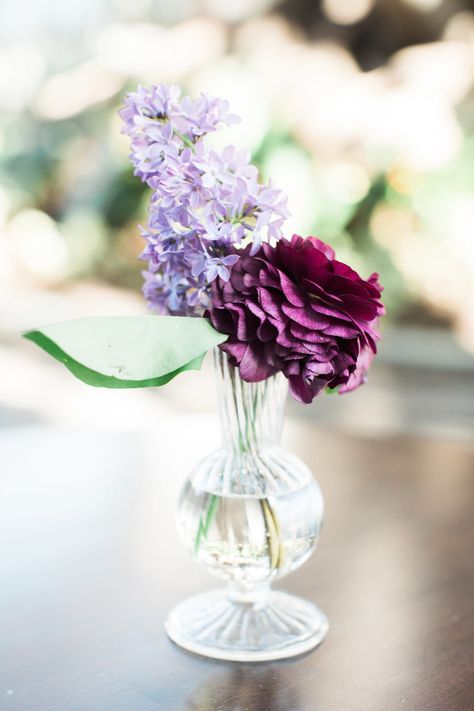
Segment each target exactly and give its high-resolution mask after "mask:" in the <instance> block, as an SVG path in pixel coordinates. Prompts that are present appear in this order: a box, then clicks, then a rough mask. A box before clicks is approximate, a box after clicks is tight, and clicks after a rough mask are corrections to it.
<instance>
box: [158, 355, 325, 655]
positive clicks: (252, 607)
mask: <svg viewBox="0 0 474 711" xmlns="http://www.w3.org/2000/svg"><path fill="white" fill-rule="evenodd" d="M214 358H215V365H216V372H217V381H218V397H219V405H220V416H221V425H222V445H221V447H220V448H219V449H217V450H216V451H215V452H213V453H212V454H210V455H209V456H208V457H206V458H205V459H204V460H203V461H202V462H201V463H200V464H199V465H198V466H197V467H196V469H195V470H194V471H193V473H192V474H191V476H190V477H189V479H188V480H187V481H186V483H185V485H184V487H183V490H182V493H181V497H180V502H179V512H178V526H179V530H180V532H181V535H182V537H183V539H184V542H185V544H186V546H187V547H188V549H189V550H190V551H191V553H192V554H193V556H194V557H195V559H196V560H197V561H198V562H199V563H201V564H202V565H203V566H204V567H205V568H206V569H207V570H208V571H209V572H210V573H212V574H213V575H215V576H217V577H218V578H220V579H221V580H222V581H225V582H226V583H227V587H226V588H222V589H216V590H211V591H209V592H206V593H202V594H199V595H195V596H194V597H191V598H189V599H187V600H185V601H184V602H182V603H180V604H178V605H177V606H176V607H175V608H173V610H172V611H171V613H170V615H169V617H168V619H167V621H166V631H167V633H168V635H169V637H170V638H171V639H172V640H173V641H174V642H176V643H177V644H179V645H180V646H182V647H184V648H185V649H188V650H190V651H192V652H195V653H197V654H202V655H204V656H208V657H213V658H216V659H229V660H234V661H243V662H249V661H264V660H271V659H283V658H286V657H292V656H295V655H297V654H302V653H303V652H306V651H308V650H310V649H312V648H313V647H315V646H316V645H317V644H319V643H320V642H321V641H322V639H323V638H324V636H325V635H326V632H327V629H328V623H327V619H326V617H325V615H324V614H323V613H322V612H321V611H320V610H319V608H317V607H316V606H315V605H313V604H312V603H310V602H308V601H306V600H302V599H300V598H298V597H295V596H293V595H289V594H287V593H284V592H280V591H274V590H271V588H270V585H271V583H272V582H273V581H276V580H278V579H279V578H281V577H283V576H284V575H286V574H287V573H290V572H292V571H293V570H296V568H298V567H299V566H300V565H302V564H303V563H304V562H305V561H306V560H307V559H308V557H309V556H310V555H311V553H312V551H313V550H314V547H315V545H316V542H317V539H318V535H319V531H320V528H321V523H322V518H323V499H322V496H321V491H320V489H319V486H318V485H317V483H316V482H315V480H314V478H313V476H312V475H311V472H310V471H309V470H308V468H307V467H306V466H305V465H304V464H303V463H302V462H301V461H300V460H299V459H298V458H297V457H295V456H294V455H293V454H291V453H289V452H287V451H286V450H285V449H283V448H282V447H281V446H280V444H279V442H280V435H281V429H282V421H283V409H284V404H285V399H286V394H287V381H286V380H285V378H284V377H283V376H281V375H276V376H273V377H271V378H269V379H267V380H265V381H262V382H259V383H247V382H244V381H243V380H241V378H240V376H239V371H238V369H237V368H235V367H234V366H232V365H231V364H230V362H229V360H228V358H227V356H226V355H225V354H224V353H223V352H222V351H220V350H218V349H217V350H216V351H215V354H214Z"/></svg>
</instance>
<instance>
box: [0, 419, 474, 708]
mask: <svg viewBox="0 0 474 711" xmlns="http://www.w3.org/2000/svg"><path fill="white" fill-rule="evenodd" d="M213 423H214V424H215V421H214V420H213V419H212V418H209V417H207V418H206V417H204V418H199V417H197V416H188V417H186V416H182V417H180V418H175V420H173V419H172V418H171V420H170V421H169V422H161V424H160V426H157V427H156V434H154V435H152V434H151V432H150V429H149V430H148V432H147V433H143V434H138V433H133V432H130V433H128V434H127V433H126V432H113V431H109V432H107V431H106V430H104V432H101V433H99V432H93V431H88V430H83V431H76V430H71V429H58V428H53V427H51V426H46V425H43V426H40V425H24V426H17V427H12V428H10V429H4V430H3V432H1V433H0V468H1V474H0V486H1V499H0V536H1V572H0V575H1V580H0V616H1V618H0V652H1V662H0V708H1V709H2V711H3V710H5V711H152V710H153V711H155V710H156V711H158V710H159V711H359V710H360V711H371V710H374V711H392V709H407V711H408V710H409V711H472V709H474V687H473V674H474V653H473V650H474V621H473V597H474V584H473V577H474V576H473V557H474V556H473V550H474V545H473V544H474V535H473V534H474V515H473V498H474V497H473V494H474V457H473V450H472V448H471V447H470V446H469V444H468V443H466V442H464V443H463V442H461V441H458V442H456V441H451V442H449V441H436V440H435V439H430V438H420V437H417V438H409V437H405V438H401V437H394V438H389V439H384V440H381V439H377V440H371V439H363V438H355V437H351V436H348V435H344V434H341V433H336V432H334V431H327V430H322V429H320V428H319V427H318V428H316V427H315V426H314V425H313V424H311V423H310V422H307V421H305V422H300V423H297V422H296V421H294V420H293V421H291V422H290V423H289V425H290V426H289V428H288V434H287V444H289V445H290V446H291V447H292V449H293V450H294V451H296V452H297V453H298V454H299V455H300V456H302V457H303V458H304V459H305V460H306V461H307V462H308V464H310V465H311V467H312V469H313V471H314V473H315V475H316V476H317V478H318V480H319V482H320V484H321V487H322V489H323V492H324V494H325V499H326V522H325V527H324V530H323V534H322V537H321V541H320V546H319V548H318V550H317V551H316V553H315V554H314V556H313V557H312V558H311V559H310V561H309V562H308V563H307V564H306V565H305V566H304V567H303V568H301V569H300V570H299V571H297V572H296V573H294V574H293V575H292V576H289V577H288V578H287V579H285V580H283V581H282V582H281V584H280V585H279V587H283V588H285V589H287V590H289V591H290V592H294V593H297V594H300V595H303V596H306V597H307V598H309V599H311V600H313V601H315V602H317V603H318V604H319V605H320V606H321V607H322V609H323V610H324V611H325V612H326V613H327V615H328V617H329V620H330V625H331V629H330V632H329V635H328V637H327V639H326V640H325V642H324V643H323V644H322V645H321V646H320V647H319V648H318V649H316V650H315V651H314V652H312V653H310V654H308V655H306V656H305V657H303V658H299V659H296V660H292V661H288V662H277V663H264V664H254V665H248V664H247V665H246V664H236V663H225V662H213V661H209V660H206V659H203V658H199V657H196V656H193V655H190V654H188V653H186V652H184V651H182V650H181V649H179V648H178V647H176V646H174V645H173V644H172V643H171V642H170V641H169V640H168V639H167V638H166V636H165V633H164V631H163V619H164V617H165V615H166V612H167V610H168V609H169V608H170V606H171V605H172V604H173V603H174V602H176V601H177V600H179V599H182V598H184V597H185V596H187V595H189V594H191V593H194V592H198V591H200V590H204V589H205V588H206V587H209V586H211V585H214V584H215V581H213V580H212V579H210V578H209V577H208V575H207V574H206V573H205V572H204V571H201V570H200V568H199V567H197V565H196V564H195V563H194V562H193V561H192V560H191V559H190V558H188V555H187V553H186V552H185V551H184V550H183V547H182V545H181V542H180V540H179V539H178V537H177V534H176V533H175V525H174V510H175V502H176V497H177V493H178V490H179V487H180V485H181V483H182V481H183V479H184V477H185V474H186V471H187V470H188V469H189V468H190V466H191V465H192V464H193V463H194V462H195V461H196V460H197V458H198V457H200V456H201V455H202V454H203V453H205V452H206V451H207V450H208V449H209V447H210V446H212V444H215V438H216V435H215V433H214V432H213V427H212V426H211V424H213ZM178 425H179V426H178Z"/></svg>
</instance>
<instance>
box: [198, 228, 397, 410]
mask: <svg viewBox="0 0 474 711" xmlns="http://www.w3.org/2000/svg"><path fill="white" fill-rule="evenodd" d="M237 253H238V254H239V256H240V259H239V261H238V262H237V263H236V264H235V265H234V266H233V267H232V269H231V273H230V280H229V281H227V282H225V281H223V280H222V279H221V278H218V279H216V280H215V281H214V282H213V283H212V292H211V298H212V304H211V306H210V308H209V311H208V316H209V318H210V319H211V321H212V324H213V325H214V327H215V328H216V329H217V330H218V331H220V332H221V333H227V334H228V335H229V338H228V340H227V341H226V342H225V343H223V344H221V345H220V346H219V347H220V348H221V349H222V350H223V351H225V352H226V353H227V354H228V355H229V357H230V360H231V362H232V363H234V365H237V366H238V367H239V371H240V375H241V377H242V379H243V380H246V381H248V382H257V381H259V380H265V379H266V378H268V377H269V376H271V375H273V374H274V373H277V372H279V371H282V372H283V373H284V375H285V376H286V377H287V378H288V381H289V385H290V392H291V394H292V395H293V397H295V398H296V399H297V400H300V401H301V402H305V403H309V402H311V401H312V400H313V398H314V397H315V396H316V395H318V394H319V393H320V392H321V391H322V390H324V389H325V388H326V387H328V388H339V392H340V393H342V392H349V391H350V390H354V389H355V388H356V387H358V386H359V385H361V384H362V383H364V382H365V380H366V373H367V369H368V367H369V366H370V363H371V361H372V359H373V357H374V354H375V353H376V345H375V343H376V341H377V340H378V339H379V338H380V336H379V334H378V333H377V330H376V324H377V320H378V318H379V317H380V316H381V315H382V314H383V313H384V307H383V305H382V303H381V302H380V294H381V291H382V288H381V286H380V284H379V283H378V281H377V274H372V276H371V277H369V279H368V280H367V281H365V280H364V279H362V278H361V277H360V276H359V275H358V274H357V273H356V272H355V271H354V270H353V269H351V268H350V267H348V266H347V265H346V264H343V263H342V262H338V261H337V260H336V259H335V253H334V250H333V249H332V248H331V247H330V246H329V245H327V244H325V243H324V242H322V241H321V240H319V239H317V238H316V237H307V238H306V239H303V238H302V237H299V236H298V235H293V238H292V239H291V241H289V240H280V242H278V244H277V245H276V246H275V247H272V246H270V245H269V244H263V245H262V247H261V248H260V250H259V251H258V252H257V253H256V254H255V255H253V256H250V246H249V247H246V248H245V249H243V250H239V251H238V252H237Z"/></svg>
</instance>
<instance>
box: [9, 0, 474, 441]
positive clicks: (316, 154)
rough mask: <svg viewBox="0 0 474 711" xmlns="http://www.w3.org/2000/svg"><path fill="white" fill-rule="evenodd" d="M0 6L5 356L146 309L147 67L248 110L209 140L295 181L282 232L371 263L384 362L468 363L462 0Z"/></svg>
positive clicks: (473, 106) (286, 184) (471, 57)
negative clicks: (133, 108) (137, 112)
mask: <svg viewBox="0 0 474 711" xmlns="http://www.w3.org/2000/svg"><path fill="white" fill-rule="evenodd" d="M0 12H1V22H0V39H1V49H0V86H1V91H0V103H1V104H2V110H1V123H0V145H1V167H0V174H1V185H0V280H1V284H2V297H3V298H2V303H1V304H0V317H1V320H2V326H1V327H0V335H2V338H3V341H4V343H7V344H8V343H9V344H10V346H11V348H10V350H8V349H6V350H5V349H4V350H3V353H0V355H2V354H3V358H7V360H9V363H10V365H12V364H14V363H18V362H19V361H18V357H20V356H18V357H17V351H15V352H14V350H12V349H13V344H15V348H17V346H18V343H17V340H16V339H17V334H18V332H19V330H21V328H22V327H25V328H27V327H30V326H32V325H37V324H38V323H44V322H47V321H52V320H59V318H60V317H64V318H70V317H73V316H76V315H91V314H101V313H110V312H112V313H121V312H130V311H141V310H144V309H145V304H144V301H143V300H142V298H141V296H140V286H141V274H140V271H141V269H142V268H143V263H141V262H139V261H138V260H137V255H138V254H139V252H140V251H141V249H142V242H141V239H140V237H139V233H138V228H137V223H138V222H140V221H143V220H144V219H145V213H146V204H147V198H148V195H147V191H146V189H144V187H143V185H142V184H141V183H140V182H139V180H138V179H136V178H134V177H133V176H132V173H131V169H130V167H129V164H128V159H127V153H128V145H127V140H126V138H125V137H124V136H122V135H121V133H120V128H121V127H120V122H119V119H118V117H117V109H118V107H119V106H120V104H121V101H122V97H123V95H124V93H125V92H126V91H127V90H130V89H134V88H135V87H136V85H137V84H138V83H142V84H150V83H153V82H168V83H178V84H180V85H181V86H182V87H183V89H184V90H185V91H188V92H189V93H191V94H193V95H196V94H198V93H199V92H200V91H206V92H209V93H213V94H217V95H220V96H224V97H225V98H227V99H229V101H230V103H231V107H232V110H233V111H235V112H236V113H239V114H241V116H242V118H243V121H242V123H241V124H239V125H238V126H235V127H232V128H231V129H226V130H223V131H221V132H219V133H218V134H216V136H215V140H216V142H218V143H220V144H221V145H222V144H227V143H236V144H237V145H239V146H248V147H250V149H251V151H252V154H253V156H254V160H255V162H256V163H257V164H258V166H259V168H260V170H261V172H262V174H263V175H264V176H266V177H269V176H271V177H272V178H273V180H274V182H275V183H276V184H277V185H278V186H280V187H281V188H283V189H284V190H285V191H286V192H287V194H288V196H289V207H290V210H291V212H292V217H291V218H290V220H289V221H288V225H287V233H288V235H290V234H291V233H292V232H298V233H300V234H303V235H306V234H316V235H318V236H320V237H321V238H322V239H324V240H327V241H328V242H330V243H331V244H333V245H334V247H335V248H336V249H337V252H338V256H339V257H340V258H341V259H347V260H349V261H350V262H351V263H352V264H353V265H354V266H355V268H356V269H358V270H360V271H361V272H362V274H364V275H368V274H369V273H370V272H372V271H379V272H380V274H381V278H382V282H383V283H384V284H385V286H386V291H385V296H384V299H385V303H386V306H387V312H388V313H387V318H386V324H385V331H386V340H385V345H384V346H383V348H382V356H381V362H382V363H384V362H397V363H398V362H401V361H402V362H403V364H405V365H406V364H408V365H410V364H411V365H413V364H414V366H415V367H416V368H418V369H420V370H423V369H426V368H430V367H431V368H433V367H437V366H440V367H442V368H444V369H445V370H446V369H447V370H448V371H452V370H453V369H454V370H456V368H458V369H461V370H462V372H463V373H464V374H465V373H466V372H468V371H469V372H470V373H471V374H472V370H473V367H472V363H473V359H472V353H473V352H474V308H473V302H474V300H473V297H472V288H473V283H474V247H473V244H472V241H473V232H474V131H473V127H474V12H473V9H472V3H471V2H467V0H466V1H463V0H322V1H321V2H318V1H316V0H285V1H284V2H278V1H276V0H239V2H230V1H229V0H173V2H169V1H165V0H134V2H133V3H130V2H127V1H126V0H76V2H74V3H65V2H63V0H35V2H34V3H32V4H31V5H29V6H28V9H27V10H26V9H25V7H24V6H23V5H20V4H19V3H18V2H16V1H15V0H3V2H2V5H1V10H0ZM393 334H395V335H393ZM433 334H434V335H433ZM446 339H447V340H446ZM18 348H21V347H20V346H18ZM18 352H21V353H22V354H23V353H26V351H18ZM21 357H23V356H21ZM25 358H26V361H25V362H27V363H31V362H32V359H31V360H30V359H29V358H30V356H28V357H27V356H25ZM384 359H385V360H384ZM4 372H6V371H5V369H4ZM463 377H464V376H463ZM415 379H416V378H415ZM448 380H449V378H446V375H445V371H443V374H442V375H441V376H439V377H437V380H436V383H437V385H436V387H438V386H440V383H445V384H446V383H447V382H448ZM35 382H36V381H35ZM440 387H441V386H440ZM463 387H464V385H462V384H461V385H460V388H461V390H462V389H463ZM430 388H431V385H427V392H428V391H429V392H431V390H430ZM4 392H8V393H9V395H8V397H7V396H5V397H6V399H7V400H8V399H9V398H10V400H9V401H11V400H12V398H13V395H12V393H11V391H10V390H9V389H8V384H7V385H5V389H4ZM437 392H438V400H437V401H436V403H434V404H433V407H434V410H436V407H437V406H438V404H439V402H441V400H442V398H443V397H445V394H444V395H443V394H442V393H441V391H437ZM351 397H352V396H351ZM354 397H357V396H354ZM13 399H15V398H13ZM15 402H18V403H19V406H20V407H22V406H23V405H24V403H26V404H28V406H29V401H28V400H25V399H23V400H22V399H21V398H20V400H18V398H16V400H15ZM355 402H357V400H355ZM22 403H23V404H22ZM427 407H431V405H427ZM465 416H466V412H465V409H464V410H462V415H461V419H462V418H464V420H463V423H464V424H463V425H462V426H463V427H464V426H465V422H466V420H465ZM401 419H403V417H402V416H401Z"/></svg>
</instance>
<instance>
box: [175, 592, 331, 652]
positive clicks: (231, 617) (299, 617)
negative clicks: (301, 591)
mask: <svg viewBox="0 0 474 711" xmlns="http://www.w3.org/2000/svg"><path fill="white" fill-rule="evenodd" d="M328 627H329V625H328V621H327V618H326V615H325V614H324V613H323V612H321V610H320V609H319V608H318V607H316V605H313V604H312V603H311V602H308V601H307V600H302V599H301V598H299V597H296V596H294V595H289V594H288V593H284V592H279V591H271V592H270V593H269V594H268V596H267V597H266V598H265V600H264V601H259V602H256V603H250V602H240V601H235V600H231V599H229V597H228V591H227V590H224V589H222V590H212V591H210V592H206V593H202V594H200V595H195V596H194V597H191V598H188V599H187V600H185V601H184V602H182V603H179V604H178V605H176V607H174V608H173V609H172V610H171V612H170V614H169V616H168V619H167V620H166V622H165V628H166V632H167V634H168V636H169V637H170V639H172V640H173V642H175V643H176V644H178V645H179V646H180V647H183V648H184V649H187V650H188V651H190V652H194V653H195V654H200V655H202V656H205V657H212V658H214V659H225V660H229V661H235V662H264V661H270V660H274V659H287V658H289V657H295V656H297V655H299V654H304V653H305V652H309V650H311V649H313V648H314V647H316V646H317V645H318V644H320V643H321V642H322V641H323V639H324V637H325V636H326V634H327V631H328Z"/></svg>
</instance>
